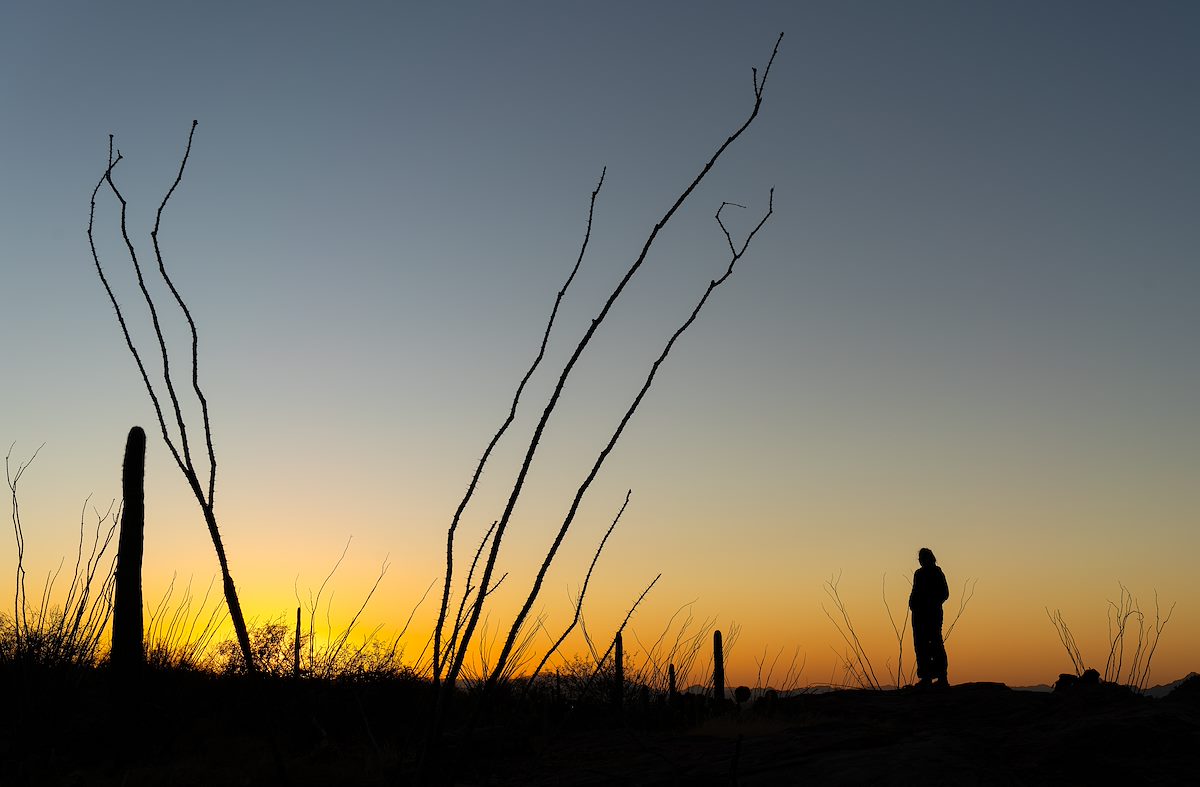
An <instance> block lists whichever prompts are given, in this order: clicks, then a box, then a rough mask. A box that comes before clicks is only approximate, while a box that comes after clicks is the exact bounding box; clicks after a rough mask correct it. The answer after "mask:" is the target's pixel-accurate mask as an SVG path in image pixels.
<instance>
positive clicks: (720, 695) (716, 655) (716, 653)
mask: <svg viewBox="0 0 1200 787" xmlns="http://www.w3.org/2000/svg"><path fill="white" fill-rule="evenodd" d="M713 699H715V700H716V701H717V702H718V703H719V702H721V700H723V699H725V655H724V653H723V652H722V649H721V632H720V631H719V630H718V631H714V632H713Z"/></svg>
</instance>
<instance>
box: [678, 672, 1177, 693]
mask: <svg viewBox="0 0 1200 787" xmlns="http://www.w3.org/2000/svg"><path fill="white" fill-rule="evenodd" d="M1198 674H1200V673H1196V672H1189V673H1188V674H1186V675H1184V676H1183V677H1182V678H1180V679H1179V680H1173V681H1171V682H1170V683H1162V684H1160V685H1157V686H1152V687H1150V688H1148V689H1146V691H1144V692H1143V694H1144V695H1145V696H1147V697H1154V698H1155V699H1162V698H1163V697H1165V696H1167V695H1168V694H1170V693H1171V692H1172V691H1174V690H1175V688H1176V687H1177V686H1179V684H1180V683H1183V682H1184V681H1185V680H1187V679H1188V678H1190V677H1193V676H1195V675H1198ZM842 688H854V687H850V686H845V687H843V686H808V687H805V688H799V689H791V690H790V691H781V692H779V693H780V696H784V697H787V696H791V695H794V694H825V693H827V692H830V691H838V690H839V689H842ZM883 688H884V689H888V690H892V689H895V686H891V685H886V686H883ZM1010 688H1011V689H1012V690H1013V691H1036V692H1051V691H1054V686H1053V685H1051V684H1048V683H1038V684H1035V685H1032V686H1011V687H1010ZM766 691H767V689H766V688H754V689H751V690H750V692H751V696H752V697H754V698H756V699H757V698H758V697H760V696H761V695H762V694H763V693H764V692H766ZM683 693H685V694H711V693H712V687H711V686H700V685H692V686H688V687H687V688H686V689H684V691H683ZM728 693H729V694H730V696H732V694H733V691H732V689H729V690H728Z"/></svg>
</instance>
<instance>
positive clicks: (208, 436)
mask: <svg viewBox="0 0 1200 787" xmlns="http://www.w3.org/2000/svg"><path fill="white" fill-rule="evenodd" d="M196 125H197V121H195V120H193V121H192V127H191V131H190V132H189V133H188V141H187V148H186V149H185V151H184V154H183V158H182V159H181V161H180V163H179V171H178V172H177V173H176V175H175V180H174V182H173V183H172V184H171V187H170V188H169V189H168V190H167V193H166V195H165V196H164V197H163V199H162V202H160V203H159V206H158V211H157V213H156V215H155V220H154V229H153V230H152V231H151V233H150V237H151V240H152V242H153V246H154V256H155V259H156V261H157V263H158V270H159V274H160V275H161V276H162V278H163V281H164V282H165V283H166V285H167V287H168V288H169V289H170V290H171V294H172V295H173V296H174V298H175V302H176V303H177V304H178V305H179V308H180V310H181V311H182V312H183V315H184V317H185V319H186V320H187V323H188V327H189V329H190V331H191V338H192V374H191V378H192V389H193V391H194V392H195V394H196V398H197V399H198V400H199V402H200V410H201V417H202V422H203V429H204V441H205V445H206V447H207V449H208V463H209V467H208V484H207V492H206V490H205V486H204V485H203V484H201V482H200V478H199V475H198V474H197V472H196V466H195V463H194V462H193V460H192V453H191V447H190V443H189V441H188V430H187V422H186V420H185V418H184V416H183V406H182V404H181V402H180V399H179V396H178V394H177V392H176V390H175V383H174V380H173V379H172V377H171V365H170V364H171V361H170V353H169V352H168V349H167V342H166V338H165V336H164V335H163V329H162V323H161V321H160V319H159V313H158V308H157V306H156V305H155V302H154V298H153V297H152V296H151V294H150V290H149V288H148V287H147V285H146V280H145V277H144V275H143V272H142V266H141V263H140V261H139V260H138V255H137V249H136V247H135V246H134V244H133V240H132V239H131V238H130V237H129V229H128V223H127V217H128V210H129V204H128V202H127V201H126V199H125V196H124V195H123V194H122V193H121V191H120V189H118V188H117V185H116V183H115V182H114V181H113V177H112V173H113V169H114V168H115V167H116V166H117V164H119V163H120V162H121V161H122V158H123V157H122V156H121V152H120V151H119V150H118V151H116V155H115V156H114V155H113V136H112V135H111V134H110V135H109V137H108V167H107V169H105V171H104V174H103V176H101V178H100V180H99V181H97V183H96V187H95V188H94V189H93V190H92V198H91V207H90V210H89V212H88V229H87V234H88V245H89V246H90V248H91V252H92V260H93V261H94V263H95V266H96V273H97V274H98V275H99V276H100V281H101V283H102V284H103V285H104V291H105V292H106V293H107V294H108V299H109V301H110V303H112V306H113V310H114V311H115V312H116V315H117V322H118V323H119V324H120V326H121V334H122V335H123V336H124V338H125V346H126V347H127V348H128V349H129V352H130V354H131V355H133V359H134V362H135V363H136V364H137V367H138V372H139V373H140V374H141V377H142V383H143V384H144V385H145V387H146V392H147V393H148V394H149V395H150V401H151V402H152V403H153V405H154V414H155V416H156V417H157V418H158V425H159V428H160V429H161V431H162V436H163V441H164V442H165V443H166V445H167V449H168V450H169V451H170V452H171V457H172V458H173V459H174V460H175V464H176V465H177V466H178V467H179V470H180V472H181V473H183V476H184V479H185V480H186V481H187V483H188V486H189V488H191V490H192V494H193V495H194V496H195V498H196V501H197V502H198V503H199V504H200V510H201V512H202V514H203V516H204V522H205V525H206V526H207V528H208V533H209V537H210V538H211V540H212V543H213V549H214V550H215V551H216V554H217V563H218V565H219V566H220V569H221V580H222V587H223V589H224V591H225V603H226V605H227V606H228V607H229V616H230V620H231V621H232V622H233V628H234V632H235V634H236V635H237V640H238V645H239V647H240V648H241V651H242V657H243V659H244V660H245V667H246V670H247V671H248V672H251V673H253V672H254V671H255V670H254V657H253V652H252V649H251V646H250V637H249V633H248V631H247V628H246V621H245V618H244V617H243V615H242V606H241V602H240V601H239V600H238V595H237V588H236V587H235V586H234V583H233V576H232V574H231V573H230V571H229V561H228V558H227V557H226V554H225V545H224V542H223V541H222V539H221V533H220V530H219V529H218V527H217V519H216V513H215V510H214V508H213V498H214V495H215V492H216V476H217V459H216V453H215V452H214V450H213V440H212V425H211V422H210V420H209V412H208V400H207V398H205V396H204V393H203V391H202V390H201V388H200V377H199V337H198V333H197V330H196V323H195V320H194V319H193V318H192V314H191V311H190V310H189V309H188V307H187V304H186V303H185V302H184V300H183V297H182V296H181V295H180V293H179V290H178V289H177V288H176V286H175V283H174V282H173V281H172V280H171V277H170V276H169V275H168V274H167V269H166V265H165V263H164V261H163V256H162V249H161V247H160V245H159V241H158V233H159V228H160V225H161V223H162V214H163V211H164V210H165V208H166V206H167V201H168V200H170V198H171V195H173V194H174V193H175V189H176V188H177V187H178V186H179V184H180V182H181V181H182V180H183V172H184V168H185V167H186V166H187V161H188V158H189V157H190V156H191V152H192V139H193V137H194V136H195V133H196ZM105 183H107V184H108V187H109V189H110V190H111V192H112V194H113V196H114V197H116V199H117V201H118V202H120V204H121V214H120V230H121V238H122V240H123V241H124V243H125V249H126V252H127V253H128V255H129V259H130V262H131V263H132V264H133V270H134V274H135V276H136V279H137V284H138V289H139V290H140V291H141V293H142V298H143V299H144V300H145V302H146V307H147V309H148V310H149V312H150V321H151V323H152V325H153V326H154V336H155V339H156V340H157V343H158V350H159V355H160V357H161V359H162V367H163V368H162V383H163V386H164V388H165V389H166V392H167V398H168V400H169V401H170V405H171V411H172V414H173V415H174V420H175V426H176V428H177V429H178V432H179V444H178V446H177V445H176V443H175V440H173V439H172V436H171V432H170V429H169V427H168V426H167V418H166V416H165V415H164V412H163V407H162V403H161V400H160V399H159V396H158V394H157V392H156V390H155V386H154V384H153V383H152V382H151V379H150V375H149V373H148V372H147V370H146V365H145V363H144V362H143V360H142V356H141V353H140V352H139V351H138V349H137V345H136V344H135V342H134V340H133V336H132V335H131V333H130V331H129V326H128V323H127V322H126V320H125V314H124V312H123V311H122V310H121V305H120V303H119V302H118V301H117V297H116V295H115V294H114V293H113V289H112V287H111V286H110V284H109V281H108V277H107V275H106V274H105V272H104V266H103V265H102V264H101V262H100V255H99V253H98V252H97V250H96V241H95V218H96V195H97V193H99V191H100V187H101V186H102V185H104V184H105Z"/></svg>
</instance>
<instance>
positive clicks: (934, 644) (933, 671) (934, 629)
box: [929, 609, 949, 683]
mask: <svg viewBox="0 0 1200 787" xmlns="http://www.w3.org/2000/svg"><path fill="white" fill-rule="evenodd" d="M948 667H949V664H948V662H947V658H946V643H945V642H944V641H943V640H942V611H941V610H940V609H939V610H938V613H937V620H936V621H931V625H930V630H929V669H930V676H931V677H933V678H936V679H938V680H940V681H941V682H942V683H945V682H946V670H947V668H948Z"/></svg>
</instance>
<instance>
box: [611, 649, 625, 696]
mask: <svg viewBox="0 0 1200 787" xmlns="http://www.w3.org/2000/svg"><path fill="white" fill-rule="evenodd" d="M615 659H616V662H615V664H614V674H613V704H614V705H616V706H617V707H618V708H620V707H621V701H622V700H623V699H624V698H625V647H624V645H623V644H622V642H621V632H619V631H618V632H617V652H616V656H615Z"/></svg>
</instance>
